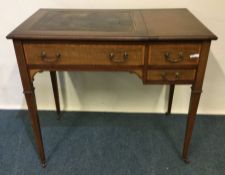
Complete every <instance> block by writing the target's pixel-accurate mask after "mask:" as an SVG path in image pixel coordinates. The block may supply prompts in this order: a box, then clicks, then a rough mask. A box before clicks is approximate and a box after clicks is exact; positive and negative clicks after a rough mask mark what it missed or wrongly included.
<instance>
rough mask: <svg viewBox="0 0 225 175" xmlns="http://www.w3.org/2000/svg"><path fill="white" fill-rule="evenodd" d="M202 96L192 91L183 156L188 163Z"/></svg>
mask: <svg viewBox="0 0 225 175" xmlns="http://www.w3.org/2000/svg"><path fill="white" fill-rule="evenodd" d="M200 96H201V92H200V91H194V90H192V93H191V99H190V105H189V112H188V119H187V125H186V133H185V139H184V146H183V156H182V158H183V160H184V161H185V162H186V163H189V160H188V151H189V145H190V142H191V136H192V131H193V128H194V124H195V119H196V113H197V109H198V104H199V100H200Z"/></svg>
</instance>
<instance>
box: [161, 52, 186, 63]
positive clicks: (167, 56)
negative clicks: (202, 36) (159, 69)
mask: <svg viewBox="0 0 225 175" xmlns="http://www.w3.org/2000/svg"><path fill="white" fill-rule="evenodd" d="M165 59H166V61H168V62H170V63H179V62H181V61H183V60H184V54H183V52H179V53H178V57H177V58H172V57H171V54H170V52H166V53H165Z"/></svg>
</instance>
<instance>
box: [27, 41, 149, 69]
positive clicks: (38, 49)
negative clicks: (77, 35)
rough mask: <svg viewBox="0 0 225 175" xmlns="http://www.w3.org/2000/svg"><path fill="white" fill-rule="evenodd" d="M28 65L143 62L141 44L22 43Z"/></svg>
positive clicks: (143, 49) (140, 63) (126, 63)
mask: <svg viewBox="0 0 225 175" xmlns="http://www.w3.org/2000/svg"><path fill="white" fill-rule="evenodd" d="M23 46H24V52H25V57H26V60H27V64H28V65H43V64H54V65H129V66H131V65H134V66H140V65H143V64H144V51H145V48H144V46H142V45H119V44H118V45H101V44H96V45H93V44H71V43H68V44H65V43H63V44H55V43H46V44H45V43H32V44H31V43H24V45H23Z"/></svg>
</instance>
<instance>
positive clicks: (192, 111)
mask: <svg viewBox="0 0 225 175" xmlns="http://www.w3.org/2000/svg"><path fill="white" fill-rule="evenodd" d="M210 43H211V42H210V41H205V42H203V43H202V49H201V56H200V59H199V65H198V69H197V74H196V77H195V82H194V83H193V85H192V89H191V99H190V104H189V112H188V119H187V126H186V133H185V139H184V146H183V155H182V158H183V160H184V161H185V162H187V163H188V162H189V160H188V151H189V145H190V142H191V136H192V131H193V128H194V124H195V119H196V113H197V110H198V104H199V100H200V96H201V93H202V85H203V79H204V75H205V69H206V65H207V60H208V55H209V48H210Z"/></svg>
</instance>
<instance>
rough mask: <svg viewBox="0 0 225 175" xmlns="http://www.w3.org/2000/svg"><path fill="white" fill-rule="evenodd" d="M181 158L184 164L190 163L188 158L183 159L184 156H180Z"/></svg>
mask: <svg viewBox="0 0 225 175" xmlns="http://www.w3.org/2000/svg"><path fill="white" fill-rule="evenodd" d="M182 159H183V161H184V163H186V164H189V163H190V160H188V159H185V158H182Z"/></svg>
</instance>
